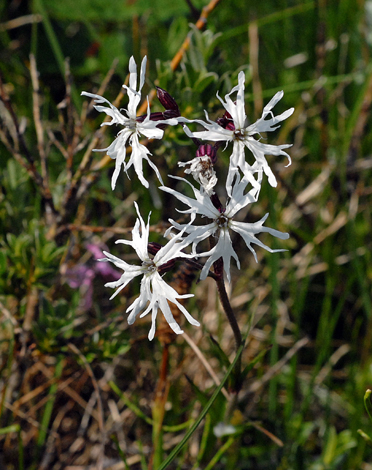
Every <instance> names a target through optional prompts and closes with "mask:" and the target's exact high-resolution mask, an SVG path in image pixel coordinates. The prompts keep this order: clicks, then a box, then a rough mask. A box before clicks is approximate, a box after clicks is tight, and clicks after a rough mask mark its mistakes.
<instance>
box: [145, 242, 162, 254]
mask: <svg viewBox="0 0 372 470" xmlns="http://www.w3.org/2000/svg"><path fill="white" fill-rule="evenodd" d="M161 248H163V245H160V243H156V242H150V243H148V245H147V251H148V253H149V254H150V255H152V256H155V255H156V253H157V252H158V251H159V250H160V249H161Z"/></svg>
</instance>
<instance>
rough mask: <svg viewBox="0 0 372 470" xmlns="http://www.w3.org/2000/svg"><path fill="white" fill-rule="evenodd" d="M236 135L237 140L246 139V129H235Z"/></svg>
mask: <svg viewBox="0 0 372 470" xmlns="http://www.w3.org/2000/svg"><path fill="white" fill-rule="evenodd" d="M234 136H235V139H236V140H244V139H245V129H236V130H235V131H234Z"/></svg>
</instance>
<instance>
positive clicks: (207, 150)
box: [196, 144, 217, 164]
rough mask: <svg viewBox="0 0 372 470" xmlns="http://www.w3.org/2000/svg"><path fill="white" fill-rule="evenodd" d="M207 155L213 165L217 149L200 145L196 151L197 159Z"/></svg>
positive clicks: (208, 145) (207, 145)
mask: <svg viewBox="0 0 372 470" xmlns="http://www.w3.org/2000/svg"><path fill="white" fill-rule="evenodd" d="M205 155H207V156H208V157H209V158H210V159H211V161H212V163H213V164H215V163H216V161H217V149H216V148H215V147H213V146H212V145H210V144H202V145H200V146H199V148H198V150H197V151H196V156H197V157H204V156H205Z"/></svg>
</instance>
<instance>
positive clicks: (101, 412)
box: [68, 343, 106, 470]
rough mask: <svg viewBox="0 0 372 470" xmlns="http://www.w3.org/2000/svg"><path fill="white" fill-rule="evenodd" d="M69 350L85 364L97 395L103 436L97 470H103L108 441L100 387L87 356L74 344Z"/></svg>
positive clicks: (69, 345)
mask: <svg viewBox="0 0 372 470" xmlns="http://www.w3.org/2000/svg"><path fill="white" fill-rule="evenodd" d="M68 348H69V349H70V350H71V351H72V352H73V353H75V354H76V355H77V356H78V357H79V358H80V359H81V360H82V361H83V363H84V366H85V368H86V371H87V372H88V375H89V377H90V379H91V381H92V384H93V387H94V390H95V392H96V395H97V407H98V416H99V419H98V426H99V430H100V434H101V452H100V454H99V457H98V462H97V469H98V470H103V459H104V455H105V441H106V432H105V426H104V414H103V405H102V399H101V394H100V390H99V386H98V383H97V380H96V378H95V377H94V374H93V371H92V368H91V367H90V365H89V362H88V361H87V360H86V358H85V356H84V355H83V354H82V353H81V352H80V351H79V349H78V348H77V347H76V346H75V345H74V344H72V343H68Z"/></svg>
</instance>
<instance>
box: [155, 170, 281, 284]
mask: <svg viewBox="0 0 372 470" xmlns="http://www.w3.org/2000/svg"><path fill="white" fill-rule="evenodd" d="M175 178H176V179H179V180H182V181H185V182H186V183H187V184H189V185H190V186H191V188H192V190H193V192H194V195H195V199H192V198H190V197H188V196H185V195H184V194H181V193H179V192H178V191H175V190H173V189H171V188H168V187H166V186H161V187H160V189H162V190H163V191H166V192H168V193H170V194H173V195H174V196H175V197H176V198H177V199H179V200H180V201H182V202H183V203H184V204H186V205H188V206H189V209H187V210H184V211H180V212H184V213H189V214H190V215H191V222H194V220H195V217H196V215H197V214H199V215H201V216H202V217H208V219H211V222H210V223H208V224H206V225H200V226H196V225H192V224H179V223H177V222H175V221H174V220H171V219H170V222H171V223H172V225H173V227H175V228H177V229H178V230H182V231H184V232H186V233H188V234H189V235H187V236H186V238H185V240H184V242H185V244H190V243H192V244H193V252H195V249H196V246H197V245H198V243H199V242H201V241H202V240H205V239H206V238H209V237H210V236H212V235H213V236H214V237H216V239H217V240H216V244H215V246H213V247H212V248H211V250H209V251H207V252H204V253H198V254H197V255H196V253H195V255H196V256H200V257H202V256H209V258H208V260H207V261H206V263H205V265H204V267H203V269H202V272H201V275H200V279H201V280H203V279H205V278H206V277H207V275H208V271H209V269H210V268H211V266H212V264H213V263H214V262H215V261H217V260H218V259H219V258H222V260H223V265H224V271H225V273H226V276H227V279H228V281H229V282H230V280H231V276H230V261H231V258H234V259H235V261H236V264H237V266H238V268H239V269H240V262H239V258H238V255H237V254H236V252H235V250H234V248H233V246H232V242H231V238H230V230H233V231H234V232H237V233H239V234H240V235H241V237H242V238H243V240H244V241H245V244H246V245H247V247H248V248H249V250H250V251H251V252H252V253H253V255H254V257H255V260H256V261H257V255H256V252H255V250H254V248H253V247H252V243H254V244H256V245H258V246H260V247H262V248H264V249H265V250H267V251H269V252H270V253H275V252H278V251H285V250H282V249H280V250H273V249H271V248H269V247H268V246H266V245H265V244H264V243H262V242H261V241H260V240H259V239H258V238H256V235H257V234H259V233H261V232H269V233H270V234H271V235H273V236H274V237H278V238H281V239H282V240H285V239H287V238H288V237H289V235H288V233H282V232H279V231H278V230H274V229H272V228H268V227H264V226H263V224H264V222H265V220H266V219H267V217H268V215H269V214H266V215H265V216H264V217H263V218H262V219H261V220H259V221H258V222H255V223H253V224H251V223H246V222H237V221H235V220H234V216H235V215H236V213H237V212H238V211H239V210H240V209H242V208H243V207H245V206H247V205H248V204H250V203H251V202H255V201H257V198H258V194H259V191H260V187H261V186H260V180H255V178H254V177H253V175H252V173H251V172H248V173H247V174H245V175H244V177H243V179H242V180H241V181H240V177H239V175H236V179H235V182H234V185H233V187H232V194H231V197H230V199H229V202H228V204H227V206H226V209H225V211H224V212H220V211H219V210H218V209H217V208H216V207H215V206H214V205H213V204H212V202H211V199H210V198H209V197H208V195H207V194H206V193H205V192H204V191H203V192H201V191H199V190H198V189H196V188H195V187H194V186H193V185H192V184H191V183H189V182H188V181H186V180H185V179H184V178H179V177H175ZM248 183H251V184H252V186H253V188H252V189H251V190H250V191H249V192H247V193H245V194H244V191H245V189H246V187H247V185H248ZM171 228H172V227H171Z"/></svg>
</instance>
